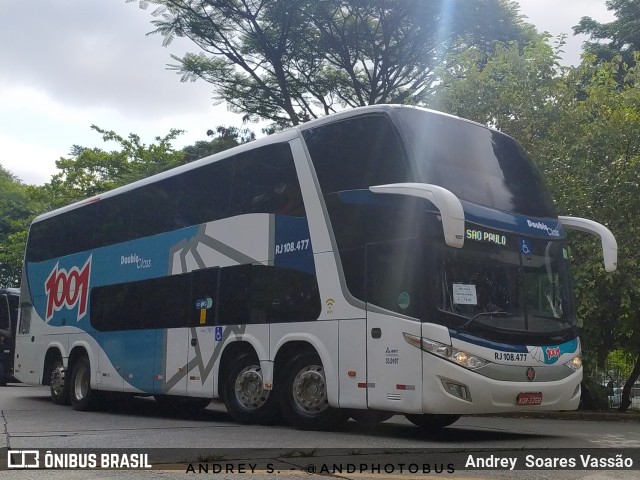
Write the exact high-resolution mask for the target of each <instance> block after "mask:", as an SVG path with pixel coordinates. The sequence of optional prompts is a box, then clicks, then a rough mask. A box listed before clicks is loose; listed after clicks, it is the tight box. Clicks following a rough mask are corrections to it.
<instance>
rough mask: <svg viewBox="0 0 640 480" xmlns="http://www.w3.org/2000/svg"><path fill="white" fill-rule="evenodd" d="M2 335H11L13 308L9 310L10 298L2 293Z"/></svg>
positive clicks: (0, 331)
mask: <svg viewBox="0 0 640 480" xmlns="http://www.w3.org/2000/svg"><path fill="white" fill-rule="evenodd" d="M0 335H2V336H3V337H5V338H8V337H11V310H9V298H8V297H7V296H6V295H0Z"/></svg>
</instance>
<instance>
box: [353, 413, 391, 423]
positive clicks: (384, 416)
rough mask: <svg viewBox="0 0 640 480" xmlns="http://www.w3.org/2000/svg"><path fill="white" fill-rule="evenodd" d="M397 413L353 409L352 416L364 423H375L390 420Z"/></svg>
mask: <svg viewBox="0 0 640 480" xmlns="http://www.w3.org/2000/svg"><path fill="white" fill-rule="evenodd" d="M394 415H395V414H394V413H393V412H385V411H383V410H351V418H353V419H354V420H355V421H356V422H358V423H361V424H363V425H375V424H377V423H382V422H384V421H385V420H389V419H390V418H391V417H393V416H394Z"/></svg>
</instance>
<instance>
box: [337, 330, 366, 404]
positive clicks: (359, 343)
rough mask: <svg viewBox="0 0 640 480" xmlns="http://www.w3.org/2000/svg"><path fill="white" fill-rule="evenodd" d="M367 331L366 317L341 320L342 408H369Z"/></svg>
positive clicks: (339, 341)
mask: <svg viewBox="0 0 640 480" xmlns="http://www.w3.org/2000/svg"><path fill="white" fill-rule="evenodd" d="M366 332H367V322H366V320H365V319H364V318H358V319H352V320H340V321H339V327H338V346H339V356H338V376H339V381H340V386H339V388H340V407H342V408H367V389H366V388H365V385H366V383H367V355H366V351H367V340H366V338H367V333H366ZM350 372H351V373H350Z"/></svg>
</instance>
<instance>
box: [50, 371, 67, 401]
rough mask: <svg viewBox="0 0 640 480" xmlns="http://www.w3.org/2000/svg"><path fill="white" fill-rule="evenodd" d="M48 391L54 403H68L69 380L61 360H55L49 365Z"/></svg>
mask: <svg viewBox="0 0 640 480" xmlns="http://www.w3.org/2000/svg"><path fill="white" fill-rule="evenodd" d="M49 392H50V394H51V400H53V403H55V404H56V405H69V382H68V381H67V374H66V372H65V369H64V365H63V364H62V360H55V361H54V362H53V365H52V366H51V376H50V377H49Z"/></svg>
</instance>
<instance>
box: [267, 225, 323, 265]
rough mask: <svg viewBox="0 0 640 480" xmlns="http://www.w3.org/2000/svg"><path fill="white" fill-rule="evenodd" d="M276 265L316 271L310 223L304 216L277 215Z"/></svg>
mask: <svg viewBox="0 0 640 480" xmlns="http://www.w3.org/2000/svg"><path fill="white" fill-rule="evenodd" d="M274 240H275V241H274V245H275V247H274V248H275V254H274V266H276V267H282V268H289V269H292V270H298V271H301V272H306V273H315V262H314V258H313V248H312V246H311V235H310V233H309V223H308V222H307V219H306V218H303V217H290V216H287V215H276V228H275V239H274Z"/></svg>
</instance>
